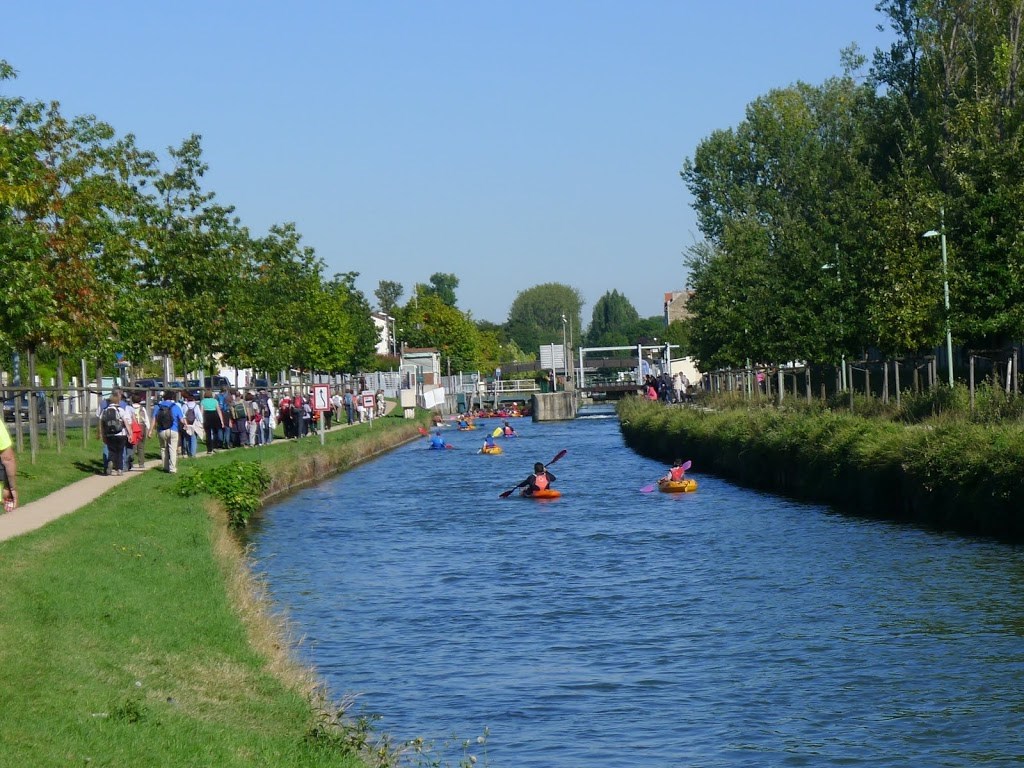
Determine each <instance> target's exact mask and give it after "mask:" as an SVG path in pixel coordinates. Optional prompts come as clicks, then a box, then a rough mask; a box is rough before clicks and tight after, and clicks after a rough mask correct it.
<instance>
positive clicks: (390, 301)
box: [373, 280, 405, 315]
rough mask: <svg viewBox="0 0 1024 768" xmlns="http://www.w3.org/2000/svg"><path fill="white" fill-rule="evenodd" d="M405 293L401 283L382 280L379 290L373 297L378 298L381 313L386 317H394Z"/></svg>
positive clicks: (378, 286) (378, 284) (378, 285)
mask: <svg viewBox="0 0 1024 768" xmlns="http://www.w3.org/2000/svg"><path fill="white" fill-rule="evenodd" d="M403 293H405V289H404V288H403V287H402V284H401V283H396V282H395V281H393V280H381V281H380V282H379V283H377V289H376V290H375V291H374V292H373V295H374V296H376V297H377V307H378V308H379V309H380V311H381V312H383V313H384V314H386V315H392V314H394V312H395V307H396V306H398V300H399V299H400V298H402V294H403Z"/></svg>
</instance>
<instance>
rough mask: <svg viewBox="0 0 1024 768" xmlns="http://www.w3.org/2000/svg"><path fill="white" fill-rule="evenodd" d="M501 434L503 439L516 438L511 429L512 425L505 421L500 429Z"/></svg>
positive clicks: (514, 432)
mask: <svg viewBox="0 0 1024 768" xmlns="http://www.w3.org/2000/svg"><path fill="white" fill-rule="evenodd" d="M502 433H503V434H504V435H505V437H515V436H516V431H515V430H514V429H513V428H512V425H511V424H509V423H508V422H507V421H506V422H505V426H504V427H503V428H502Z"/></svg>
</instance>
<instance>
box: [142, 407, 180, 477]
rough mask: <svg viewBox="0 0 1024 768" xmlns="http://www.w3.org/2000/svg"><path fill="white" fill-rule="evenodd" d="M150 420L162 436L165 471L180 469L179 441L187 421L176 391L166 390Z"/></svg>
mask: <svg viewBox="0 0 1024 768" xmlns="http://www.w3.org/2000/svg"><path fill="white" fill-rule="evenodd" d="M150 421H151V422H152V423H153V426H154V428H155V429H156V434H157V437H158V438H160V453H161V455H162V457H163V465H164V472H169V473H170V474H172V475H173V474H174V473H176V472H177V471H178V442H179V439H180V436H181V432H182V425H183V424H184V423H185V414H184V413H183V412H182V410H181V406H180V405H178V402H177V400H175V399H174V391H173V390H170V389H168V390H167V391H166V392H164V397H163V400H161V401H160V402H158V403H157V404H156V405H154V406H153V413H152V414H151V416H150Z"/></svg>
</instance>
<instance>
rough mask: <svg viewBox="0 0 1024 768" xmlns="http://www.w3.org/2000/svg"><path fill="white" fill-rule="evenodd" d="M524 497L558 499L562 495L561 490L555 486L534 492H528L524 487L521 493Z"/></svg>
mask: <svg viewBox="0 0 1024 768" xmlns="http://www.w3.org/2000/svg"><path fill="white" fill-rule="evenodd" d="M519 495H520V496H522V497H523V498H524V499H557V498H558V497H559V496H561V495H562V492H561V491H556V490H555V489H554V488H545V489H544V490H542V491H534V492H533V493H527V492H526V489H525V488H524V489H523V490H522V491H520V493H519Z"/></svg>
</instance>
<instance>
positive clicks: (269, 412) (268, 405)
mask: <svg viewBox="0 0 1024 768" xmlns="http://www.w3.org/2000/svg"><path fill="white" fill-rule="evenodd" d="M256 409H257V410H258V411H259V413H260V416H261V418H260V428H259V430H258V432H257V438H258V439H259V443H260V445H270V444H271V443H272V442H273V441H274V427H275V426H277V424H276V419H275V418H274V401H273V400H271V399H270V394H269V393H268V392H267V390H265V389H261V390H260V391H259V393H258V394H257V395H256Z"/></svg>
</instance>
